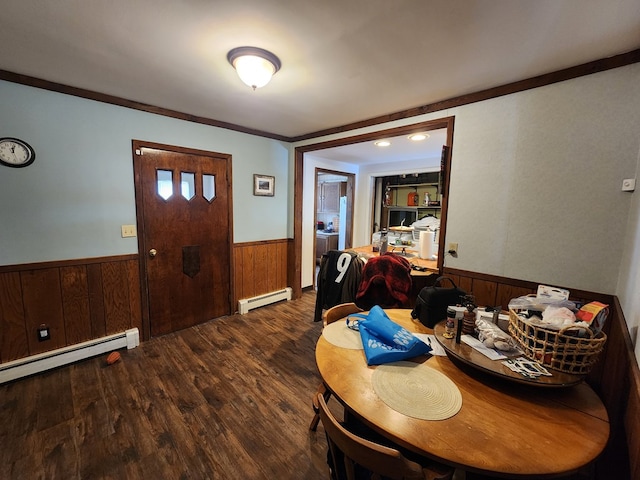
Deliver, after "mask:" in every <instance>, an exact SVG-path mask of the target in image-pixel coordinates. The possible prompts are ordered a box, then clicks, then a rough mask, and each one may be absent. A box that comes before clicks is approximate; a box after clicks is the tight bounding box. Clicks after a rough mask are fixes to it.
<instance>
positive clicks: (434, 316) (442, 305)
mask: <svg viewBox="0 0 640 480" xmlns="http://www.w3.org/2000/svg"><path fill="white" fill-rule="evenodd" d="M441 280H449V282H451V285H453V287H448V288H447V287H441V286H440V282H441ZM466 294H467V292H465V291H464V290H462V289H460V288H458V287H457V286H456V284H455V283H454V281H453V280H452V279H450V278H449V277H438V279H437V280H436V281H435V283H434V284H433V285H431V286H428V287H424V288H423V289H422V290H420V293H419V294H418V298H417V299H416V305H415V307H414V308H413V311H412V312H411V317H412V318H414V319H416V318H417V319H419V320H420V323H422V324H423V325H424V326H425V327H429V328H433V327H434V326H435V325H436V323H438V322H440V321H442V320H444V319H445V318H446V316H447V307H448V306H449V305H458V304H459V303H460V302H461V301H462V297H464V296H465V295H466Z"/></svg>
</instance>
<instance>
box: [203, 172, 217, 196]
mask: <svg viewBox="0 0 640 480" xmlns="http://www.w3.org/2000/svg"><path fill="white" fill-rule="evenodd" d="M202 192H203V193H202V194H203V196H204V198H206V199H207V201H209V202H211V200H213V199H214V198H216V176H215V175H202Z"/></svg>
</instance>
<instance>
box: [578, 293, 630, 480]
mask: <svg viewBox="0 0 640 480" xmlns="http://www.w3.org/2000/svg"><path fill="white" fill-rule="evenodd" d="M607 303H610V304H611V308H610V313H609V317H608V318H607V322H606V323H605V330H606V333H607V343H606V344H605V349H604V351H603V352H602V355H601V356H600V359H599V362H598V363H597V364H596V365H595V366H594V368H593V369H592V370H591V372H590V373H589V375H588V377H587V382H588V383H589V385H591V387H593V389H594V390H595V391H596V392H597V393H598V395H599V396H600V398H601V399H602V402H603V403H604V404H605V406H606V407H607V413H608V414H609V422H610V428H611V432H610V435H609V442H608V444H607V447H606V449H605V451H604V452H603V454H602V455H601V457H600V458H599V460H598V462H597V463H596V469H597V470H598V472H599V474H598V475H597V477H598V478H637V477H632V476H631V477H630V476H629V462H630V459H631V458H634V457H635V458H636V461H637V459H638V457H639V455H640V451H639V450H635V451H633V450H631V449H630V448H629V447H630V446H631V445H630V444H628V443H627V436H628V433H629V428H631V429H632V430H635V431H638V430H640V418H636V419H635V423H632V424H628V425H625V415H626V412H628V405H627V403H628V402H627V400H628V398H629V396H630V391H631V390H630V377H631V375H630V374H631V373H632V371H633V370H635V371H637V370H638V367H637V364H636V365H635V366H633V365H632V364H631V362H635V359H634V355H633V348H632V346H631V339H630V338H629V333H628V329H627V325H626V321H625V320H624V314H623V313H622V310H621V308H620V306H619V303H618V301H617V299H612V298H609V301H608V302H607ZM625 431H626V433H627V435H625Z"/></svg>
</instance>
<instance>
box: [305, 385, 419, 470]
mask: <svg viewBox="0 0 640 480" xmlns="http://www.w3.org/2000/svg"><path fill="white" fill-rule="evenodd" d="M316 400H317V402H318V406H319V407H320V420H321V421H322V425H323V426H324V430H325V432H326V434H327V443H328V444H329V450H330V454H331V457H332V459H333V465H334V467H336V468H337V466H338V462H344V467H345V472H346V476H347V480H355V478H356V477H355V465H360V466H361V467H363V468H365V469H366V470H368V471H370V472H371V473H372V475H373V474H378V475H382V476H385V477H388V478H391V479H394V480H396V479H397V480H404V479H406V480H418V479H424V474H423V471H422V467H421V466H420V465H419V464H417V463H415V462H412V461H410V460H407V458H405V457H404V456H403V455H402V454H401V453H400V452H399V451H398V450H396V449H393V448H389V447H386V446H384V445H380V444H378V443H375V442H371V441H369V440H367V439H364V438H362V437H359V436H357V435H355V434H353V433H352V432H350V431H349V430H347V429H346V428H344V427H343V426H342V425H341V424H340V423H339V422H338V421H337V420H336V418H335V417H334V416H333V414H332V413H331V411H330V410H329V408H327V403H326V402H325V400H324V397H323V396H322V394H318V395H317V398H316ZM340 453H341V455H340ZM372 478H379V477H372Z"/></svg>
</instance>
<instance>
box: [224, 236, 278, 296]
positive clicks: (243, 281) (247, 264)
mask: <svg viewBox="0 0 640 480" xmlns="http://www.w3.org/2000/svg"><path fill="white" fill-rule="evenodd" d="M289 249H290V247H289V241H288V240H271V241H266V242H251V243H244V244H241V245H235V246H234V249H233V255H234V260H233V264H234V270H235V284H234V286H235V297H236V298H235V299H234V300H235V303H237V301H238V300H241V299H244V298H251V297H255V296H257V295H262V294H265V293H270V292H273V291H276V290H280V289H282V288H284V287H286V286H287V285H288V283H287V279H288V277H289V273H288V270H287V268H288V265H287V260H288V254H289Z"/></svg>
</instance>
